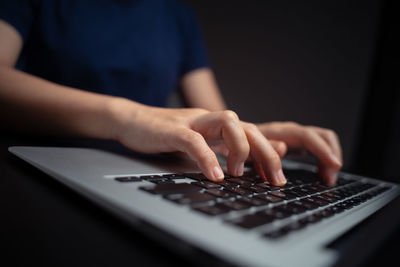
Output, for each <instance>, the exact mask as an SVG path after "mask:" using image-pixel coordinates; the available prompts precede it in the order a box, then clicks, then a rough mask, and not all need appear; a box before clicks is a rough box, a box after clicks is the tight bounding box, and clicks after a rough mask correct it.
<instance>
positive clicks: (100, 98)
mask: <svg viewBox="0 0 400 267" xmlns="http://www.w3.org/2000/svg"><path fill="white" fill-rule="evenodd" d="M22 46H23V40H22V38H21V36H20V34H19V33H18V31H16V29H15V28H13V27H12V26H11V25H9V24H8V23H6V22H4V21H1V20H0V104H1V105H0V109H1V110H0V111H1V112H0V119H1V120H2V122H4V123H5V124H6V125H7V127H10V128H13V129H17V130H20V131H25V132H39V133H46V134H49V133H50V134H55V135H75V136H81V137H91V138H99V139H113V140H116V141H118V142H120V143H122V144H123V145H125V146H126V147H128V148H130V149H132V150H135V151H139V152H144V153H165V152H183V153H185V154H187V155H188V156H189V157H190V158H192V159H193V160H194V161H195V162H196V163H197V165H198V167H199V168H200V170H201V171H202V172H203V173H204V174H205V175H206V176H207V177H208V178H209V179H210V180H212V181H221V180H222V179H223V178H224V174H223V172H222V169H221V167H220V165H219V163H218V161H217V158H216V155H215V153H222V154H223V155H225V156H226V157H227V168H228V172H229V173H230V174H231V175H234V176H241V175H242V174H243V168H244V163H245V162H246V161H247V160H252V161H253V162H254V166H255V168H256V169H257V170H258V172H259V173H260V175H261V177H263V178H264V179H265V180H268V181H269V182H271V183H272V184H275V185H284V184H285V183H286V179H285V177H284V175H283V172H282V165H281V157H282V156H284V154H285V153H286V150H287V148H288V147H294V148H303V149H307V150H308V151H309V152H310V153H312V154H314V155H315V156H316V157H317V158H318V159H319V162H320V164H319V170H320V174H321V177H322V178H323V179H324V180H325V181H326V182H327V183H328V184H334V183H335V182H336V175H337V172H338V170H339V169H340V168H341V165H342V156H341V148H340V143H339V139H338V137H337V135H336V134H335V133H334V132H333V131H331V130H328V129H323V128H319V127H315V126H303V125H300V124H297V123H293V122H271V123H263V124H259V125H255V124H252V123H249V122H244V121H241V120H240V119H239V117H238V115H237V114H236V113H235V112H233V111H230V110H226V105H225V103H224V101H223V98H222V96H221V94H220V92H219V89H218V86H217V84H216V82H215V78H214V75H213V73H212V71H211V70H210V69H198V70H195V71H192V72H189V73H187V74H186V75H185V76H184V77H182V79H181V88H182V93H183V95H184V97H185V99H186V101H187V103H188V104H189V105H190V106H191V107H193V108H182V109H170V108H158V107H151V106H146V105H143V104H140V103H137V102H134V101H131V100H128V99H125V98H120V97H113V96H108V95H102V94H97V93H92V92H87V91H83V90H79V89H78V88H71V87H67V86H63V85H59V84H56V83H53V82H50V81H47V80H44V79H42V78H39V77H35V76H33V75H30V74H28V73H24V72H21V71H19V70H17V69H15V64H16V61H17V59H18V56H19V55H20V53H21V50H22ZM9 114H13V115H12V118H11V116H9ZM21 125H23V126H21ZM21 127H23V128H21Z"/></svg>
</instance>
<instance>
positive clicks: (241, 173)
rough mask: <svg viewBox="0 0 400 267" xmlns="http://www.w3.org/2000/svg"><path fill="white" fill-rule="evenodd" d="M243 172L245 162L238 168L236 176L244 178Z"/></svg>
mask: <svg viewBox="0 0 400 267" xmlns="http://www.w3.org/2000/svg"><path fill="white" fill-rule="evenodd" d="M243 170H244V162H241V163H239V164H238V165H237V166H236V170H235V175H236V176H242V175H243Z"/></svg>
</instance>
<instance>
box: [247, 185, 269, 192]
mask: <svg viewBox="0 0 400 267" xmlns="http://www.w3.org/2000/svg"><path fill="white" fill-rule="evenodd" d="M241 188H244V189H247V190H250V191H252V192H254V193H264V192H267V191H268V189H265V188H262V187H260V186H257V185H243V186H241Z"/></svg>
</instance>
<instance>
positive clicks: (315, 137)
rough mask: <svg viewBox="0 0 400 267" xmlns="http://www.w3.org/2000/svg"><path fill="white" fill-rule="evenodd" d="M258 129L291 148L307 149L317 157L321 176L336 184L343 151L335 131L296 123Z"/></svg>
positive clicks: (263, 125) (280, 123) (328, 182)
mask: <svg viewBox="0 0 400 267" xmlns="http://www.w3.org/2000/svg"><path fill="white" fill-rule="evenodd" d="M258 128H259V129H260V131H261V132H262V133H263V134H264V135H265V137H266V138H268V139H274V140H277V141H282V142H284V143H285V144H286V145H287V146H288V147H289V148H301V149H306V150H307V151H308V152H310V153H311V154H313V155H314V156H316V157H317V158H318V160H319V166H318V167H319V175H320V176H321V177H322V178H323V180H324V181H325V182H326V183H327V184H330V185H334V184H336V180H337V173H338V171H339V169H340V168H341V167H342V150H341V146H340V142H339V138H338V136H337V134H336V133H335V132H334V131H332V130H329V129H324V128H320V127H315V126H303V125H300V124H298V123H294V122H271V123H262V124H259V125H258Z"/></svg>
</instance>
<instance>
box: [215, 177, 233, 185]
mask: <svg viewBox="0 0 400 267" xmlns="http://www.w3.org/2000/svg"><path fill="white" fill-rule="evenodd" d="M215 183H216V184H218V185H220V186H231V185H235V183H231V182H229V180H226V179H224V180H222V181H221V182H218V183H217V182H215Z"/></svg>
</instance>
